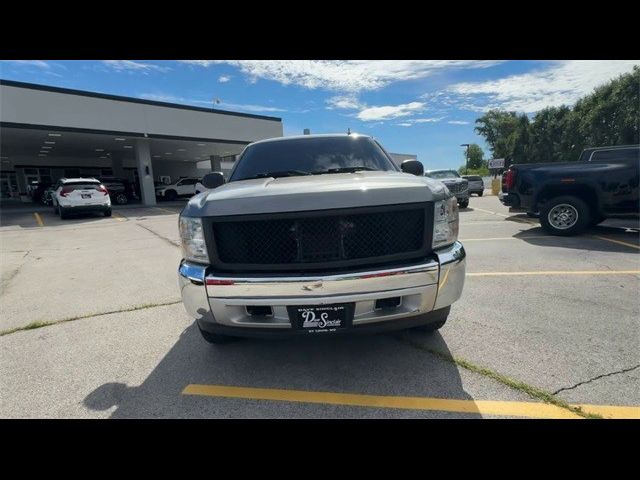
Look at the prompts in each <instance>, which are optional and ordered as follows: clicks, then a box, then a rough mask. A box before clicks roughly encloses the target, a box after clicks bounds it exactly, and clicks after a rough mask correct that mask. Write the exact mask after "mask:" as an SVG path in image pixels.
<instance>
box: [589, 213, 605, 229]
mask: <svg viewBox="0 0 640 480" xmlns="http://www.w3.org/2000/svg"><path fill="white" fill-rule="evenodd" d="M606 219H607V217H605V216H603V215H597V214H594V215H591V218H590V219H589V226H591V227H595V226H596V225H599V224H601V223H602V222H604V221H605V220H606Z"/></svg>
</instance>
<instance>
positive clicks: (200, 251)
mask: <svg viewBox="0 0 640 480" xmlns="http://www.w3.org/2000/svg"><path fill="white" fill-rule="evenodd" d="M180 240H181V244H182V255H183V256H184V258H185V259H187V260H193V261H195V262H200V263H209V254H208V253H207V244H206V243H205V241H204V231H203V229H202V219H200V218H191V217H180Z"/></svg>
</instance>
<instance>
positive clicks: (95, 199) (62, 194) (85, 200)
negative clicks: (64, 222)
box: [52, 178, 111, 219]
mask: <svg viewBox="0 0 640 480" xmlns="http://www.w3.org/2000/svg"><path fill="white" fill-rule="evenodd" d="M52 197H53V202H52V203H53V211H54V213H57V214H58V215H60V218H61V219H64V218H67V216H68V215H69V214H71V213H88V212H100V213H102V214H104V216H105V217H110V216H111V198H110V197H109V191H108V190H107V189H106V187H105V186H104V185H102V184H101V183H100V181H99V180H97V179H95V178H61V179H60V180H58V183H57V184H56V190H55V191H54V192H53V196H52Z"/></svg>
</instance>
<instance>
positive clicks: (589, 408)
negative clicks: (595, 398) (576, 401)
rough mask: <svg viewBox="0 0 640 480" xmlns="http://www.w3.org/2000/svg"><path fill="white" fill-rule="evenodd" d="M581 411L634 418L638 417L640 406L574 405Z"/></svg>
mask: <svg viewBox="0 0 640 480" xmlns="http://www.w3.org/2000/svg"><path fill="white" fill-rule="evenodd" d="M576 406H578V407H580V408H582V410H583V411H585V412H589V413H596V414H598V415H601V416H602V417H603V418H634V419H640V408H638V407H619V406H615V405H576Z"/></svg>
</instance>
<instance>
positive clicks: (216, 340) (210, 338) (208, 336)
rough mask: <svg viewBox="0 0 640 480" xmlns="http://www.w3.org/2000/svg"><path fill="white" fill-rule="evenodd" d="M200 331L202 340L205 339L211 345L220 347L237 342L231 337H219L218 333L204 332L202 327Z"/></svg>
mask: <svg viewBox="0 0 640 480" xmlns="http://www.w3.org/2000/svg"><path fill="white" fill-rule="evenodd" d="M198 330H200V334H201V335H202V338H204V339H205V340H206V341H207V342H208V343H211V344H214V345H220V344H223V343H229V342H233V341H234V340H237V339H236V337H230V336H229V335H219V334H217V333H211V332H207V331H206V330H202V329H201V328H200V327H198Z"/></svg>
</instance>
